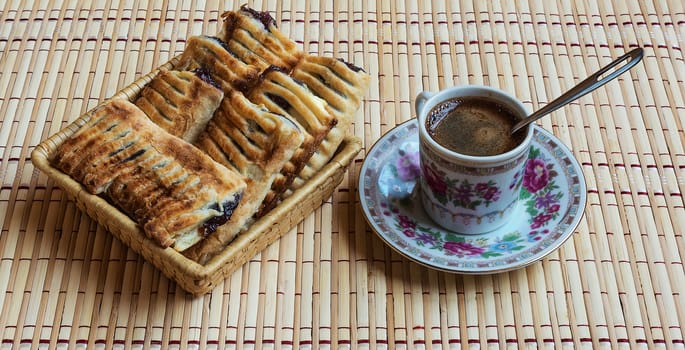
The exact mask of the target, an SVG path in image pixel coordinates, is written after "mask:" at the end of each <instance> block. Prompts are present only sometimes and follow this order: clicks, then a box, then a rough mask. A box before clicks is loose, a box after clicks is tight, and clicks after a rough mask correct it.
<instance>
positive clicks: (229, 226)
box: [184, 91, 304, 263]
mask: <svg viewBox="0 0 685 350" xmlns="http://www.w3.org/2000/svg"><path fill="white" fill-rule="evenodd" d="M303 140H304V133H303V132H302V130H300V128H299V127H298V126H297V125H296V124H295V123H293V122H292V121H290V120H289V119H287V118H285V117H283V116H282V115H279V114H275V113H273V112H271V111H269V110H268V109H266V108H265V107H264V106H262V105H256V104H254V103H252V102H250V100H248V99H247V98H246V97H245V96H244V95H243V94H241V93H240V92H237V91H233V92H230V93H228V94H227V95H226V97H225V98H224V101H223V103H222V105H221V107H220V108H219V110H218V111H217V113H216V115H215V116H214V118H213V119H212V121H211V122H210V123H209V125H208V127H207V130H206V131H205V132H204V133H203V134H202V135H201V136H200V138H199V139H198V141H197V145H198V147H199V148H200V149H201V150H203V151H205V152H206V153H207V154H209V155H210V156H211V157H212V158H213V159H215V160H216V161H217V162H220V163H222V164H224V165H226V166H227V167H229V168H231V169H233V170H235V171H236V172H239V173H240V174H242V175H243V176H244V177H245V179H246V182H247V189H246V190H245V194H244V196H243V198H242V200H241V202H240V204H239V205H238V207H237V208H236V210H235V212H234V214H233V216H232V217H231V218H230V220H229V221H228V223H226V224H225V225H223V226H222V227H220V228H219V229H218V230H217V232H216V234H214V235H212V236H210V237H207V239H205V240H203V241H202V242H200V243H199V244H197V245H195V246H194V247H192V248H191V249H189V250H188V251H187V252H184V254H185V255H186V256H187V257H189V258H191V259H193V260H195V261H198V262H201V263H204V262H206V261H207V260H208V259H209V258H211V257H212V256H214V255H215V254H216V253H217V252H219V251H220V250H221V249H223V248H224V247H225V246H226V244H228V243H229V242H231V241H232V240H233V239H234V238H235V237H236V236H237V235H238V234H239V233H240V231H242V230H243V229H245V228H246V227H247V226H248V224H249V223H250V221H251V219H252V217H253V215H254V213H255V212H256V211H257V209H258V208H259V206H260V205H261V203H262V201H263V200H264V197H265V196H266V194H267V192H268V191H269V189H270V188H271V184H272V182H273V180H274V178H275V177H276V175H277V174H279V172H280V171H281V168H282V167H283V166H284V164H285V163H286V162H288V161H289V160H290V159H291V157H292V156H293V154H294V152H295V151H296V150H297V149H298V148H299V147H300V145H301V144H302V141H303Z"/></svg>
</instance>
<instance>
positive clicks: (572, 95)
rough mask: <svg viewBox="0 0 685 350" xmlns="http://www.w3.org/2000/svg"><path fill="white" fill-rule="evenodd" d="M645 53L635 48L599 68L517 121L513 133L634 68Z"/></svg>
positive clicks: (512, 129)
mask: <svg viewBox="0 0 685 350" xmlns="http://www.w3.org/2000/svg"><path fill="white" fill-rule="evenodd" d="M643 54H644V51H643V50H642V48H637V49H634V50H632V51H630V52H628V53H626V54H625V55H623V56H621V57H619V58H617V59H616V60H614V61H613V62H611V63H609V65H607V66H605V67H604V68H602V69H600V70H598V71H597V72H596V73H595V74H593V75H591V76H589V77H587V78H586V79H585V80H583V81H582V82H580V84H578V85H576V86H575V87H573V88H572V89H571V90H568V91H567V92H566V93H565V94H563V95H561V96H559V97H557V99H555V100H554V101H552V102H550V103H548V104H547V105H546V106H544V107H542V108H541V109H539V110H537V111H536V112H535V113H533V114H531V115H529V116H528V117H526V118H525V119H523V120H521V121H520V122H518V123H516V125H514V127H513V128H511V133H512V134H513V133H515V132H516V131H518V130H519V129H521V128H522V127H524V126H526V125H528V124H529V123H532V122H533V121H536V120H538V119H540V118H542V117H543V116H545V115H547V114H549V113H552V112H554V111H556V110H557V109H559V108H561V107H563V106H565V105H567V104H568V103H570V102H572V101H574V100H576V99H578V98H580V97H581V96H584V95H586V94H588V93H590V92H592V91H594V90H595V89H597V88H598V87H600V86H602V85H604V84H606V83H608V82H609V81H611V80H613V79H614V78H616V77H617V76H619V75H621V74H623V73H624V72H625V71H627V70H628V69H630V68H633V66H635V65H636V64H637V63H638V62H640V61H641V60H642V55H643ZM626 60H628V62H627V63H626V64H625V65H624V66H622V67H620V68H618V69H616V70H615V71H613V72H612V73H611V74H609V75H607V76H605V77H602V75H603V74H604V73H606V72H608V71H609V70H610V69H612V68H614V67H616V66H617V65H619V64H620V63H622V62H623V61H626Z"/></svg>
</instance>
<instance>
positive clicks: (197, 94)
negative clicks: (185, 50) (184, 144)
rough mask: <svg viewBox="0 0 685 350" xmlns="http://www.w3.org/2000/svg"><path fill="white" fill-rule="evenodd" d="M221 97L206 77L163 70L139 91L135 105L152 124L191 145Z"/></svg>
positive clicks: (200, 73) (201, 72) (198, 71)
mask: <svg viewBox="0 0 685 350" xmlns="http://www.w3.org/2000/svg"><path fill="white" fill-rule="evenodd" d="M223 97H224V94H223V91H222V90H221V89H220V87H219V86H218V85H217V83H216V82H214V81H213V80H212V78H211V77H210V75H209V73H208V72H207V71H206V70H204V69H202V68H197V69H195V70H193V71H177V70H172V71H170V70H166V69H162V70H161V71H160V72H159V74H157V76H155V77H154V78H153V79H152V81H150V83H148V84H147V85H146V86H145V87H144V88H143V91H141V93H140V96H139V97H138V98H137V99H136V101H135V104H136V106H138V108H140V109H141V110H142V111H143V112H145V114H147V116H148V117H149V118H150V119H152V121H153V122H155V124H157V125H159V126H160V127H162V128H163V129H164V130H166V131H167V132H169V133H170V134H172V135H175V136H178V137H180V138H182V139H184V140H186V141H188V142H191V143H192V142H193V141H194V140H195V138H196V137H197V135H198V134H199V133H200V132H202V131H203V130H204V129H205V126H206V125H207V122H209V120H210V119H211V118H212V116H213V115H214V111H215V110H216V109H217V107H219V103H221V100H222V99H223Z"/></svg>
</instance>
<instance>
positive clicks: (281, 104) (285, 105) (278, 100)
mask: <svg viewBox="0 0 685 350" xmlns="http://www.w3.org/2000/svg"><path fill="white" fill-rule="evenodd" d="M266 97H268V98H269V99H270V100H271V101H274V103H275V104H277V105H278V106H279V107H281V108H283V110H284V111H287V110H288V109H290V103H289V102H288V100H286V99H285V98H283V96H278V95H274V94H266Z"/></svg>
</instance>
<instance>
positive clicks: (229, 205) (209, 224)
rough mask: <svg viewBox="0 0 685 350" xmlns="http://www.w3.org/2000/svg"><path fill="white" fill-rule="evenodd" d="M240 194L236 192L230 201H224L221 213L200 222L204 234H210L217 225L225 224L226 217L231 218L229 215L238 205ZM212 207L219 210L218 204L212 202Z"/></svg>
mask: <svg viewBox="0 0 685 350" xmlns="http://www.w3.org/2000/svg"><path fill="white" fill-rule="evenodd" d="M242 196H243V195H242V194H237V195H235V197H233V200H232V201H227V202H225V203H224V212H223V214H221V215H217V216H215V217H213V218H211V219H209V220H207V221H205V223H204V224H202V227H203V228H204V235H205V236H207V235H211V234H212V233H214V232H216V229H217V228H219V226H221V225H223V224H225V223H226V222H228V219H230V218H231V215H233V211H234V210H235V208H236V207H238V204H239V203H240V199H241V198H242ZM212 209H214V210H219V205H218V204H214V205H212Z"/></svg>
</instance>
